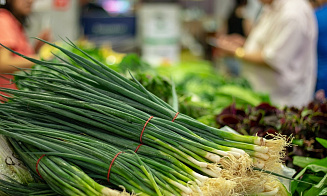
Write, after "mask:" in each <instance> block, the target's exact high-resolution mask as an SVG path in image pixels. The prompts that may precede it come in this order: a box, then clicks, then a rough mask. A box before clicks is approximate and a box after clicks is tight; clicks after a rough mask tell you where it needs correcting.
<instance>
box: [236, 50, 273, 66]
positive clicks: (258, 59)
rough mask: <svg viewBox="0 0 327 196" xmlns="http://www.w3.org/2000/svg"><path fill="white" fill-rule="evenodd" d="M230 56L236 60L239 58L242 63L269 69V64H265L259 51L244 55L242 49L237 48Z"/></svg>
mask: <svg viewBox="0 0 327 196" xmlns="http://www.w3.org/2000/svg"><path fill="white" fill-rule="evenodd" d="M232 54H233V55H234V56H235V57H236V58H239V59H241V60H243V61H248V62H251V63H255V64H258V65H262V66H268V67H269V64H267V63H266V61H265V59H264V57H263V56H262V53H261V52H260V51H257V52H251V53H246V52H245V51H244V49H243V48H242V47H238V48H236V49H235V50H234V51H232Z"/></svg>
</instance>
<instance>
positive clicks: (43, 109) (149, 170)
mask: <svg viewBox="0 0 327 196" xmlns="http://www.w3.org/2000/svg"><path fill="white" fill-rule="evenodd" d="M48 44H50V45H52V46H54V47H56V48H58V49H59V50H60V51H61V52H62V53H64V54H66V55H67V57H69V59H70V61H68V60H65V59H61V58H60V57H58V58H60V60H61V61H60V62H59V63H55V62H46V61H39V60H35V59H32V58H28V57H25V58H27V59H28V60H30V61H32V62H34V63H35V64H38V65H40V66H42V67H44V69H41V70H33V69H32V70H26V71H25V74H20V75H16V80H15V82H16V83H17V84H18V85H19V86H20V87H22V88H23V89H24V90H11V89H0V90H1V91H3V92H6V93H8V94H10V95H11V96H10V97H6V98H7V99H8V102H7V103H5V104H0V116H1V119H2V121H1V122H0V134H3V135H5V136H6V137H9V138H12V139H11V141H12V143H13V145H14V146H15V148H16V149H17V151H18V152H21V153H19V154H20V155H21V156H22V159H23V160H24V161H25V162H26V164H27V165H28V166H29V167H30V168H33V165H34V170H35V164H36V163H37V162H38V161H39V167H40V169H39V171H40V172H39V174H40V176H42V178H43V180H45V181H46V183H47V184H48V185H49V186H50V187H51V188H52V189H53V190H54V191H56V192H57V193H59V194H63V195H76V194H78V195H101V194H103V195H106V194H107V195H108V192H109V191H110V190H111V189H107V188H106V187H105V186H103V185H101V184H106V185H108V186H113V188H115V189H119V187H121V186H123V187H124V189H126V190H127V191H128V192H130V193H136V194H140V195H191V194H194V193H196V192H197V193H200V192H201V191H200V189H201V186H202V185H203V183H204V182H205V181H206V180H207V178H208V177H213V178H215V177H220V176H221V170H222V169H224V167H223V163H225V162H226V159H228V160H233V159H232V158H231V157H233V158H236V159H237V158H240V157H243V156H249V157H251V159H252V161H253V162H254V165H255V166H256V167H259V168H264V169H267V170H272V169H275V167H276V165H278V164H280V162H279V161H280V157H279V156H278V155H279V154H280V153H281V149H282V148H283V146H282V145H280V143H281V142H280V141H279V140H273V141H269V140H265V139H263V138H260V137H255V136H241V135H237V134H233V133H230V132H226V131H222V130H218V129H215V128H213V127H209V126H206V125H204V124H202V123H200V122H198V121H196V120H195V119H192V118H190V117H188V116H186V115H183V114H180V113H178V112H177V111H175V110H174V109H173V108H172V107H171V106H170V105H169V104H167V103H165V102H164V101H162V100H160V99H159V98H157V97H156V96H155V95H153V94H152V93H151V92H148V91H147V90H146V89H144V87H143V86H142V85H140V84H139V83H138V82H137V81H136V80H134V81H131V80H129V79H127V78H125V77H123V76H121V75H119V74H118V73H116V72H114V71H113V70H111V69H110V68H108V67H107V66H105V65H103V64H102V63H101V62H98V61H97V60H96V59H93V58H92V57H91V56H89V55H87V54H86V53H84V54H85V55H86V57H87V58H84V57H81V56H79V55H76V54H74V53H72V52H70V51H68V50H66V49H63V48H61V47H58V46H56V45H53V44H51V43H48ZM70 45H71V46H72V47H74V48H76V49H78V48H77V47H76V46H75V45H74V44H73V43H70ZM81 52H83V51H81ZM23 71H24V70H23ZM276 146H277V148H276ZM43 154H45V155H46V156H44V157H43V158H42V160H39V158H38V157H40V156H41V155H43ZM223 159H224V161H222V160H223ZM249 160H250V159H249ZM113 161H114V162H113ZM230 164H240V163H230ZM109 165H110V166H109ZM111 166H112V167H111ZM108 167H109V168H110V169H109V172H108ZM35 172H36V171H35ZM109 174H110V178H109ZM89 176H90V177H92V178H90V177H89ZM68 179H69V180H68ZM72 179H74V180H73V181H71V180H72ZM93 179H97V180H99V181H100V182H101V183H96V182H95V181H94V180H93ZM91 185H92V186H91ZM60 187H64V188H60ZM252 194H253V193H252Z"/></svg>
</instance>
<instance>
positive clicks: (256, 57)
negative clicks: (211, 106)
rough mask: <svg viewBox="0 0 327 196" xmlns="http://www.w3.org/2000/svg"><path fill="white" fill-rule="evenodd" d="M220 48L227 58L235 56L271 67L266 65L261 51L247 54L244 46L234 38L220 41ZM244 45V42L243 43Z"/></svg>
mask: <svg viewBox="0 0 327 196" xmlns="http://www.w3.org/2000/svg"><path fill="white" fill-rule="evenodd" d="M217 43H218V44H217V46H218V48H220V49H221V50H223V51H224V52H225V54H226V55H227V56H235V57H237V58H239V59H242V60H243V61H248V62H252V63H255V64H258V65H261V66H269V64H267V63H266V61H265V59H264V57H263V55H262V53H261V51H257V52H251V53H246V52H245V51H244V49H243V47H242V46H243V44H242V42H240V41H236V39H235V38H234V39H233V38H232V39H231V38H230V37H229V38H225V39H218V42H217ZM243 43H244V41H243Z"/></svg>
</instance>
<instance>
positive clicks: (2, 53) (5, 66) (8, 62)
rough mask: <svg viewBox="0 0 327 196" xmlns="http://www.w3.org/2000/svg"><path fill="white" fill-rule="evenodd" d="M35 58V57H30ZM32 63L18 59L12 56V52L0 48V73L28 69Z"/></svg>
mask: <svg viewBox="0 0 327 196" xmlns="http://www.w3.org/2000/svg"><path fill="white" fill-rule="evenodd" d="M30 57H32V58H37V56H36V55H33V56H30ZM33 65H34V63H32V62H30V61H28V60H26V59H24V58H22V57H19V56H13V55H12V52H10V51H9V50H7V49H5V48H3V47H1V46H0V73H12V72H14V71H17V68H16V67H19V68H30V67H32V66H33Z"/></svg>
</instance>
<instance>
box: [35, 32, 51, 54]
mask: <svg viewBox="0 0 327 196" xmlns="http://www.w3.org/2000/svg"><path fill="white" fill-rule="evenodd" d="M37 37H38V38H40V39H42V40H45V41H48V42H50V41H51V30H50V29H45V30H43V31H41V33H40V34H39V35H38V36H37ZM43 44H44V42H42V41H40V40H37V41H36V43H35V52H38V51H39V50H40V48H41V46H42V45H43Z"/></svg>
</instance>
